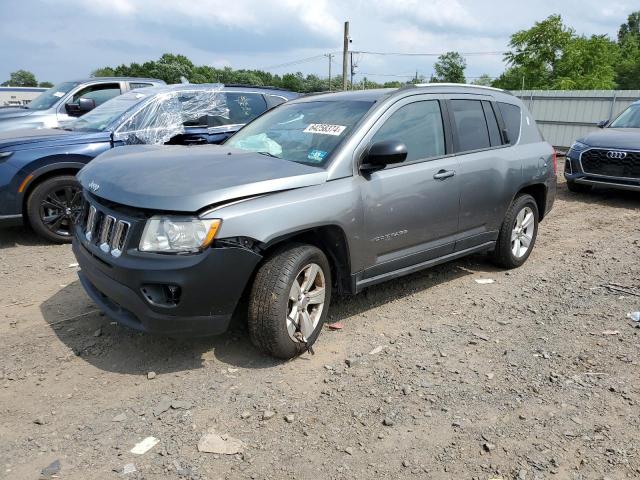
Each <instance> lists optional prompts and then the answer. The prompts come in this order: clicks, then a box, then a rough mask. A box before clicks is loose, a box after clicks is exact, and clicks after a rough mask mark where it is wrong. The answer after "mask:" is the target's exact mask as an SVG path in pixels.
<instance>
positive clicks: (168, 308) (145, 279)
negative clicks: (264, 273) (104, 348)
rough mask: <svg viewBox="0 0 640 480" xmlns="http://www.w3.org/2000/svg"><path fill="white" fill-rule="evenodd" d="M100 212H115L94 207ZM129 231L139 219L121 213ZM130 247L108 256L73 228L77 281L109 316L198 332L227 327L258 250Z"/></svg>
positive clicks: (137, 325) (142, 326)
mask: <svg viewBox="0 0 640 480" xmlns="http://www.w3.org/2000/svg"><path fill="white" fill-rule="evenodd" d="M100 209H101V210H103V211H104V213H105V214H106V215H114V216H115V215H121V213H119V212H115V211H111V210H108V209H107V208H106V207H104V206H100ZM127 221H128V222H130V223H131V232H130V233H131V234H132V235H133V236H134V237H135V234H136V232H139V231H140V228H142V225H143V223H144V222H143V221H138V220H136V219H134V218H127ZM131 243H132V244H133V246H131V247H130V248H128V249H125V250H124V251H123V252H122V254H121V255H120V256H117V257H114V256H113V255H112V254H111V253H110V252H108V251H106V252H105V251H103V250H102V249H101V248H100V247H99V246H98V245H97V244H96V242H95V241H91V240H87V238H86V236H85V235H84V232H83V230H82V226H81V225H77V226H76V228H75V235H74V239H73V253H74V255H75V256H76V258H77V260H78V264H79V266H80V271H79V272H78V276H79V278H80V282H81V283H82V286H83V287H84V289H85V291H86V292H87V294H88V295H89V296H90V297H91V299H92V300H93V301H94V302H96V304H97V305H98V307H99V308H100V309H101V310H102V311H103V312H104V313H105V314H106V315H107V316H109V317H110V318H112V319H113V320H115V321H117V322H119V323H121V324H123V325H126V326H128V327H131V328H134V329H136V330H141V331H145V332H150V333H158V334H164V335H169V336H203V335H215V334H220V333H223V332H224V331H226V330H227V328H228V325H229V322H230V320H231V317H232V315H233V313H234V311H235V309H236V306H237V304H238V302H239V300H240V297H241V296H242V293H243V292H244V290H245V288H246V287H247V285H248V283H249V280H250V278H251V277H252V275H253V272H254V270H255V268H256V266H257V264H258V262H259V261H260V260H261V258H262V257H261V255H260V254H258V253H256V252H255V251H253V250H251V249H248V248H243V247H241V246H240V245H238V246H232V245H229V244H224V246H214V247H210V248H207V249H206V250H204V251H202V252H199V253H194V254H186V255H173V254H158V253H143V252H140V251H138V250H137V247H136V246H135V243H136V242H135V241H133V242H131Z"/></svg>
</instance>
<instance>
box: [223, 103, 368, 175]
mask: <svg viewBox="0 0 640 480" xmlns="http://www.w3.org/2000/svg"><path fill="white" fill-rule="evenodd" d="M371 105H373V102H365V101H333V102H330V101H322V100H319V101H317V102H302V103H291V104H284V105H281V106H279V107H278V108H276V109H274V110H272V111H270V112H267V113H265V114H264V115H262V116H261V117H259V118H257V119H256V120H254V121H253V122H251V123H250V124H248V125H247V126H246V127H244V128H243V129H241V130H240V131H239V132H238V133H236V134H235V135H234V136H233V137H231V138H230V139H229V140H227V142H225V145H227V146H229V147H234V148H239V149H241V150H248V151H251V152H258V153H262V154H264V155H269V156H271V157H277V158H282V159H283V160H289V161H291V162H298V163H305V164H308V165H314V166H321V167H322V166H324V165H326V163H327V162H328V160H329V157H330V156H331V154H332V153H333V151H334V150H335V149H336V147H337V146H338V144H339V143H340V142H341V141H342V140H343V139H344V138H346V137H347V136H348V135H349V134H350V133H351V131H352V130H353V128H354V127H355V125H356V124H357V123H358V121H359V120H360V119H361V118H362V117H363V116H364V115H365V113H367V111H368V110H369V109H370V108H371Z"/></svg>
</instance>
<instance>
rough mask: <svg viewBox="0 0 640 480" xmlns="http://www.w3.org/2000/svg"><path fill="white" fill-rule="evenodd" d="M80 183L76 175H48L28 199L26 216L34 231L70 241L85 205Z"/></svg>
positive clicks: (61, 240) (42, 235)
mask: <svg viewBox="0 0 640 480" xmlns="http://www.w3.org/2000/svg"><path fill="white" fill-rule="evenodd" d="M81 199H82V193H81V189H80V184H79V183H78V181H77V180H76V177H74V176H73V175H60V176H57V177H52V178H48V179H47V180H45V181H43V182H42V183H40V184H38V185H37V186H36V187H35V188H34V189H33V191H32V192H31V194H30V195H29V198H28V199H27V219H28V221H29V224H30V225H31V227H32V228H33V230H34V231H35V232H36V233H37V234H38V235H40V236H41V237H43V238H46V239H47V240H49V241H51V242H55V243H70V242H71V233H72V229H73V223H74V221H75V219H76V218H77V216H78V215H80V211H81V208H82V203H81Z"/></svg>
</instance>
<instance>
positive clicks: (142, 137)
mask: <svg viewBox="0 0 640 480" xmlns="http://www.w3.org/2000/svg"><path fill="white" fill-rule="evenodd" d="M297 96H298V95H297V94H295V93H292V92H288V91H285V90H279V89H274V88H261V87H246V86H229V85H222V84H199V85H193V84H180V85H162V86H155V87H149V88H143V89H138V90H133V91H131V92H127V93H125V94H123V95H120V96H118V97H116V98H113V99H111V100H109V101H107V102H105V103H104V104H102V105H100V106H99V107H97V108H95V109H94V110H92V111H91V112H89V113H87V114H86V115H84V116H82V117H81V118H78V119H76V120H74V121H72V122H69V123H66V124H64V125H62V126H60V127H57V128H53V129H37V130H36V129H30V130H14V131H11V132H4V133H0V225H15V224H22V223H29V224H30V225H31V226H32V227H33V229H34V230H35V231H36V233H38V234H39V235H41V236H42V237H44V238H47V239H49V240H51V241H55V242H68V241H70V240H71V236H70V234H71V226H72V224H73V221H74V218H75V216H76V215H77V214H78V212H79V208H80V190H79V186H78V183H77V181H76V179H75V174H76V173H77V172H78V171H79V170H80V169H81V168H82V167H84V165H86V164H87V163H88V162H89V161H91V160H92V159H93V158H95V157H96V156H98V155H99V154H101V153H103V152H106V151H108V150H110V149H112V148H116V147H120V146H123V145H136V144H138V145H139V144H146V145H201V144H204V145H206V144H217V143H220V142H222V141H223V140H225V139H227V138H228V137H230V136H231V135H232V134H233V133H235V132H236V131H237V130H239V129H240V128H241V127H242V126H243V125H244V124H246V123H248V122H249V121H251V120H253V119H254V118H256V117H257V116H259V115H261V114H262V113H263V112H265V111H267V110H269V109H270V108H273V107H275V106H277V105H279V104H281V103H284V102H286V101H287V100H290V99H292V98H295V97H297Z"/></svg>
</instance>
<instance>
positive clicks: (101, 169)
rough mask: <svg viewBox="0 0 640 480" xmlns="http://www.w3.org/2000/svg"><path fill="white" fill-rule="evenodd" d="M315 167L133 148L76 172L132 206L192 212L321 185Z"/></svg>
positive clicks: (225, 153) (215, 150) (218, 151)
mask: <svg viewBox="0 0 640 480" xmlns="http://www.w3.org/2000/svg"><path fill="white" fill-rule="evenodd" d="M326 178H327V172H326V171H325V170H323V169H321V168H318V167H312V166H308V165H303V164H300V163H295V162H289V161H286V160H282V159H279V158H272V157H268V156H266V155H261V154H259V153H254V152H247V151H244V150H238V149H235V148H228V147H224V146H218V145H207V146H193V147H185V146H180V145H173V146H162V145H136V146H128V147H119V148H116V149H114V150H110V151H109V152H106V153H104V154H102V155H99V156H98V157H97V158H96V159H95V160H93V161H92V162H91V163H89V164H88V165H87V166H86V167H84V168H83V169H82V170H81V171H80V173H79V174H78V179H79V180H80V183H81V184H82V186H83V187H84V188H85V189H87V190H88V191H89V192H91V193H92V194H94V195H96V196H98V197H101V198H104V199H106V200H110V201H112V202H116V203H119V204H123V205H128V206H131V207H136V208H141V209H150V210H162V211H169V212H188V213H196V212H198V211H199V210H202V209H203V208H205V207H208V206H210V205H216V204H220V203H224V202H227V201H231V200H236V199H239V198H244V197H250V196H254V195H261V194H265V193H271V192H277V191H282V190H289V189H293V188H301V187H307V186H311V185H318V184H321V183H324V182H325V181H326Z"/></svg>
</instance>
